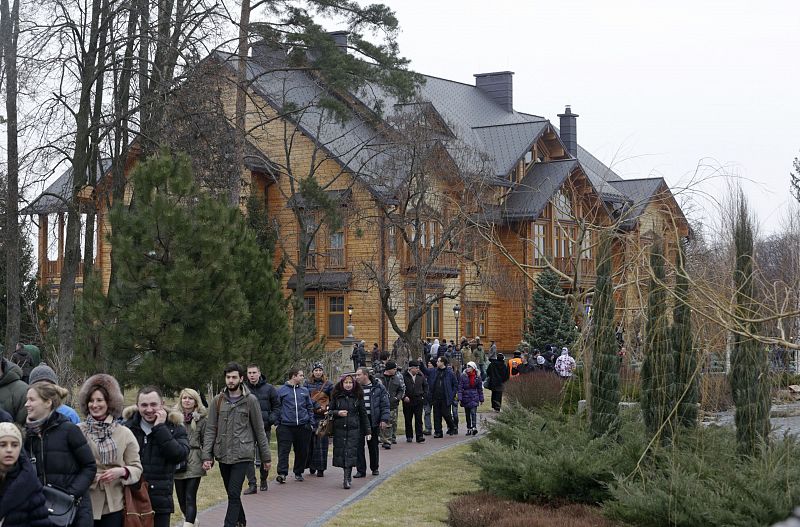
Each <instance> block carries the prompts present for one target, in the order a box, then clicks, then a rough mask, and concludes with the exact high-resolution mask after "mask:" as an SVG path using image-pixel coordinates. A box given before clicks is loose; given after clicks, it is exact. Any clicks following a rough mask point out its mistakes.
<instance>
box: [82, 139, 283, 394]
mask: <svg viewBox="0 0 800 527" xmlns="http://www.w3.org/2000/svg"><path fill="white" fill-rule="evenodd" d="M132 178H133V184H134V185H135V186H136V188H137V191H138V194H137V195H138V201H137V203H136V207H134V208H130V209H129V208H127V207H125V206H123V205H121V204H119V203H118V204H116V205H115V206H114V208H113V209H112V210H111V213H110V218H111V224H112V235H111V243H112V244H113V246H114V250H115V251H118V256H119V258H120V259H119V261H120V262H124V264H123V265H121V266H120V268H119V269H118V270H117V271H118V273H119V274H118V280H117V282H116V284H115V285H114V286H112V287H114V288H115V291H114V295H113V296H112V295H109V297H105V296H103V295H102V291H101V290H100V288H99V287H98V286H97V285H95V286H94V287H92V286H91V285H90V286H89V287H87V291H86V297H87V298H86V306H85V309H84V310H83V313H84V314H85V316H88V317H89V321H88V322H89V324H87V326H90V327H91V326H99V327H100V334H101V337H102V338H101V342H102V349H101V350H99V351H98V350H88V351H89V352H93V353H94V358H95V361H96V362H94V365H93V368H92V369H106V368H107V369H109V370H110V371H112V372H114V373H115V374H117V375H118V376H120V377H121V378H122V380H123V381H125V382H132V383H154V384H157V385H160V386H162V387H163V388H164V389H166V390H167V391H170V392H172V391H175V390H178V389H180V388H181V387H184V386H198V385H201V384H202V383H204V382H205V381H206V380H210V379H213V378H216V377H217V376H218V374H219V371H220V369H221V367H222V365H223V364H224V363H225V362H227V361H230V360H241V361H250V360H254V361H257V362H259V363H260V364H262V367H263V368H264V369H265V370H266V372H267V374H268V375H269V376H270V377H271V378H273V379H274V378H277V377H279V376H280V375H281V374H282V373H283V371H284V370H285V369H286V367H287V366H288V359H287V352H286V343H287V340H288V339H287V321H286V312H285V304H284V300H283V295H282V294H281V291H280V286H279V284H278V281H277V280H276V278H275V273H274V271H273V266H272V261H271V258H270V255H269V253H268V252H266V251H263V250H262V249H261V248H260V247H259V245H258V243H257V242H256V238H255V236H254V234H253V232H252V231H251V230H250V229H248V228H247V226H246V223H245V220H244V218H243V217H242V215H241V213H240V212H239V210H238V209H236V208H233V207H229V206H228V205H226V204H224V203H221V202H220V201H219V200H215V199H214V198H212V197H211V196H209V195H207V194H205V193H202V192H200V191H199V190H198V189H197V187H196V186H195V185H194V183H193V179H192V175H191V172H190V169H189V163H188V160H187V159H186V158H185V157H184V156H177V157H171V156H167V155H162V156H160V157H156V158H154V159H150V160H147V161H145V162H144V163H142V164H141V165H139V166H138V167H137V169H136V170H135V171H134V173H133V176H132ZM107 298H113V299H114V300H113V302H108V301H107ZM84 356H85V357H87V358H89V359H90V360H91V359H92V354H91V353H84ZM98 359H99V360H98Z"/></svg>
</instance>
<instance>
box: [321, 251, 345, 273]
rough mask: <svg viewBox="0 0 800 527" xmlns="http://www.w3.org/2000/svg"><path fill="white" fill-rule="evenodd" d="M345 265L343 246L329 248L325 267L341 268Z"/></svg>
mask: <svg viewBox="0 0 800 527" xmlns="http://www.w3.org/2000/svg"><path fill="white" fill-rule="evenodd" d="M344 266H345V257H344V247H338V248H335V249H334V248H329V249H328V261H327V264H326V266H325V267H326V268H327V269H342V268H344Z"/></svg>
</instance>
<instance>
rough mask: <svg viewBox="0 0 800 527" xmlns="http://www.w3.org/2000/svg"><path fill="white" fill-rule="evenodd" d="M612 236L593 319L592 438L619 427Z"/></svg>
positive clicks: (600, 269) (603, 254)
mask: <svg viewBox="0 0 800 527" xmlns="http://www.w3.org/2000/svg"><path fill="white" fill-rule="evenodd" d="M611 258H612V255H611V236H610V235H608V234H606V235H604V236H603V237H602V239H601V240H600V251H599V255H598V260H597V284H596V286H595V292H594V300H593V302H592V306H593V316H592V336H591V346H592V350H593V352H592V365H591V406H590V412H589V421H590V422H589V427H590V429H591V432H592V435H594V436H595V437H599V436H602V435H603V434H606V433H613V432H615V431H616V430H617V427H618V426H619V398H620V393H619V357H618V356H617V349H618V346H617V339H616V337H615V335H614V311H615V309H616V305H615V302H614V286H613V283H612V279H611Z"/></svg>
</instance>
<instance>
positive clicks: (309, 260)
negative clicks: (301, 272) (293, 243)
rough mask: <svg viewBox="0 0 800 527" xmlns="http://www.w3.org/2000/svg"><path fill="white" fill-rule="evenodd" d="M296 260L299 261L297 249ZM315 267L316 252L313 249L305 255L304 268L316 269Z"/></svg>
mask: <svg viewBox="0 0 800 527" xmlns="http://www.w3.org/2000/svg"><path fill="white" fill-rule="evenodd" d="M297 261H298V262H299V261H300V251H297ZM316 268H317V253H316V252H314V251H310V252H309V253H308V254H307V255H306V269H316Z"/></svg>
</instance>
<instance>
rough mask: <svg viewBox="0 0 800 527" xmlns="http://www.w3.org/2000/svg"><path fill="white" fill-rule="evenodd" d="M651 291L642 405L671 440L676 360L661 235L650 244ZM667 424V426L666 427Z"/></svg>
mask: <svg viewBox="0 0 800 527" xmlns="http://www.w3.org/2000/svg"><path fill="white" fill-rule="evenodd" d="M650 272H651V278H650V291H649V292H648V295H647V321H646V323H645V354H644V362H643V363H642V371H641V383H642V394H641V405H642V415H643V417H644V424H645V426H646V427H647V430H648V432H649V433H650V434H652V435H659V436H660V437H661V439H662V441H664V442H667V441H668V440H669V438H670V437H671V435H672V426H671V423H667V418H668V417H669V415H670V411H671V410H672V404H671V402H672V401H671V399H672V390H673V389H674V386H673V379H674V367H675V366H674V362H673V361H672V353H671V350H670V348H671V345H670V339H669V328H668V325H667V303H666V300H667V299H666V285H665V279H666V273H665V270H664V249H663V242H662V241H661V240H660V239H656V240H654V241H653V245H652V247H651V248H650ZM662 425H663V428H662Z"/></svg>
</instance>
